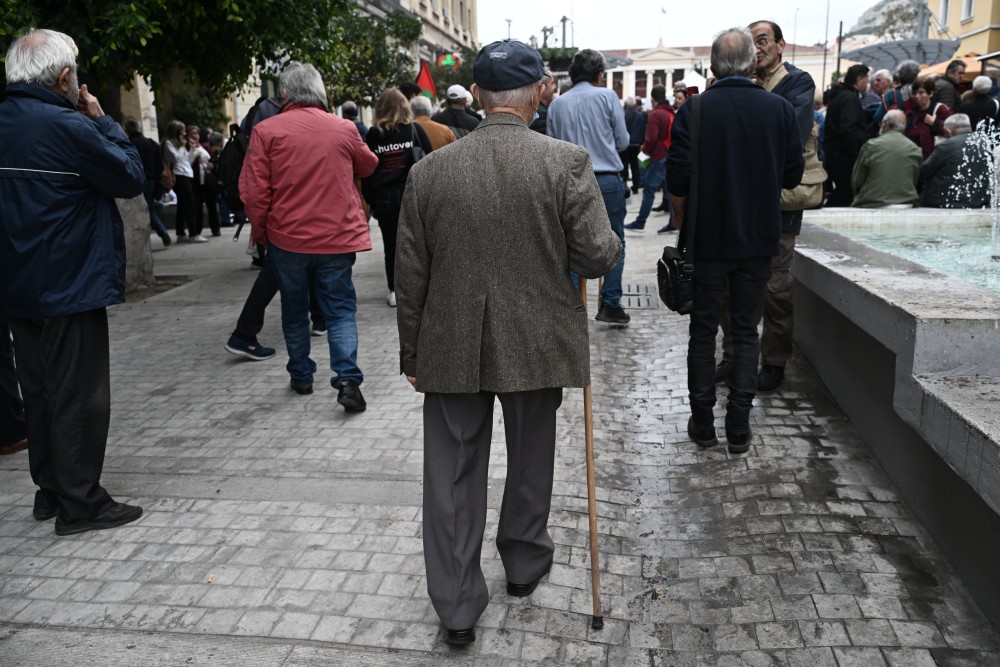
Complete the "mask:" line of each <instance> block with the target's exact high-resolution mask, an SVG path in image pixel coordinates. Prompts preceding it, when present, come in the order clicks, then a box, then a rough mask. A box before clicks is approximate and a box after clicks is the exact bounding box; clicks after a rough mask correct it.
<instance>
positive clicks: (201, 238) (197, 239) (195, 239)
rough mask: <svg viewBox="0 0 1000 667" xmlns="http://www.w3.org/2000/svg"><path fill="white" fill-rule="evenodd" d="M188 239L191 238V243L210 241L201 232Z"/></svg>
mask: <svg viewBox="0 0 1000 667" xmlns="http://www.w3.org/2000/svg"><path fill="white" fill-rule="evenodd" d="M188 240H189V241H190V242H191V243H208V239H206V238H205V237H204V236H202V235H201V234H197V235H195V236H192V237H191V238H190V239H188Z"/></svg>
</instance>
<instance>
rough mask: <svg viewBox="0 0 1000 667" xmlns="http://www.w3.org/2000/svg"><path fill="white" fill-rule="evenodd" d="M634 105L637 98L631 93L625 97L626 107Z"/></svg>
mask: <svg viewBox="0 0 1000 667" xmlns="http://www.w3.org/2000/svg"><path fill="white" fill-rule="evenodd" d="M634 106H635V98H634V97H632V96H631V95H629V96H628V97H626V98H625V108H626V109H628V108H629V107H634Z"/></svg>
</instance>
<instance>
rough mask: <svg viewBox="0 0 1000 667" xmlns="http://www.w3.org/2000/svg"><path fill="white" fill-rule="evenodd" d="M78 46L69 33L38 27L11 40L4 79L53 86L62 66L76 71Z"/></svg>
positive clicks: (74, 73) (47, 86) (12, 81)
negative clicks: (5, 77)
mask: <svg viewBox="0 0 1000 667" xmlns="http://www.w3.org/2000/svg"><path fill="white" fill-rule="evenodd" d="M79 53H80V50H79V49H78V48H76V42H74V41H73V38H72V37H70V36H69V35H66V34H63V33H61V32H56V31H55V30H46V29H44V28H40V29H37V30H30V31H28V32H27V33H25V34H24V35H21V36H20V37H18V38H17V39H15V40H14V43H13V44H11V45H10V48H9V49H8V50H7V61H6V63H5V66H6V70H7V83H37V84H38V85H40V86H45V87H46V88H54V87H55V85H56V83H58V82H59V75H60V74H61V73H62V71H63V70H64V69H66V68H67V67H68V68H69V70H70V72H71V73H72V74H73V75H74V76H75V75H76V56H77V55H78V54H79Z"/></svg>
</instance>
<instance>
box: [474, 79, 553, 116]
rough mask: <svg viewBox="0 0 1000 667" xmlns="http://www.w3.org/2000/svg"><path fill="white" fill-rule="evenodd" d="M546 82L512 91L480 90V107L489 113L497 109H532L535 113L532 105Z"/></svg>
mask: <svg viewBox="0 0 1000 667" xmlns="http://www.w3.org/2000/svg"><path fill="white" fill-rule="evenodd" d="M544 80H545V79H539V80H538V81H535V82H534V83H529V84H528V85H526V86H521V87H520V88H514V89H512V90H486V89H485V88H479V105H480V106H481V107H483V109H485V110H487V111H488V110H489V109H492V108H495V107H510V108H512V109H528V108H531V110H532V111H534V107H532V105H533V103H534V101H535V92H537V91H538V87H539V86H540V85H542V82H543V81H544Z"/></svg>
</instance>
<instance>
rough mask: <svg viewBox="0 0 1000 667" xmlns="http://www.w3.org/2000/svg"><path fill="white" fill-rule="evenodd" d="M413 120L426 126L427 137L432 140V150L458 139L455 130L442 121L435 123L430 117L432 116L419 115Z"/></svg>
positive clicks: (423, 126) (421, 125)
mask: <svg viewBox="0 0 1000 667" xmlns="http://www.w3.org/2000/svg"><path fill="white" fill-rule="evenodd" d="M413 120H415V121H416V122H417V123H419V124H420V127H422V128H424V132H425V133H427V138H428V139H430V140H431V150H435V151H436V150H437V149H439V148H442V147H443V146H447V145H448V144H450V143H454V142H455V141H456V139H455V132H454V131H452V129H451V128H450V127H448V126H447V125H442V124H441V123H435V122H434V121H432V120H431V119H430V116H417V117H416V118H414V119H413Z"/></svg>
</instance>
